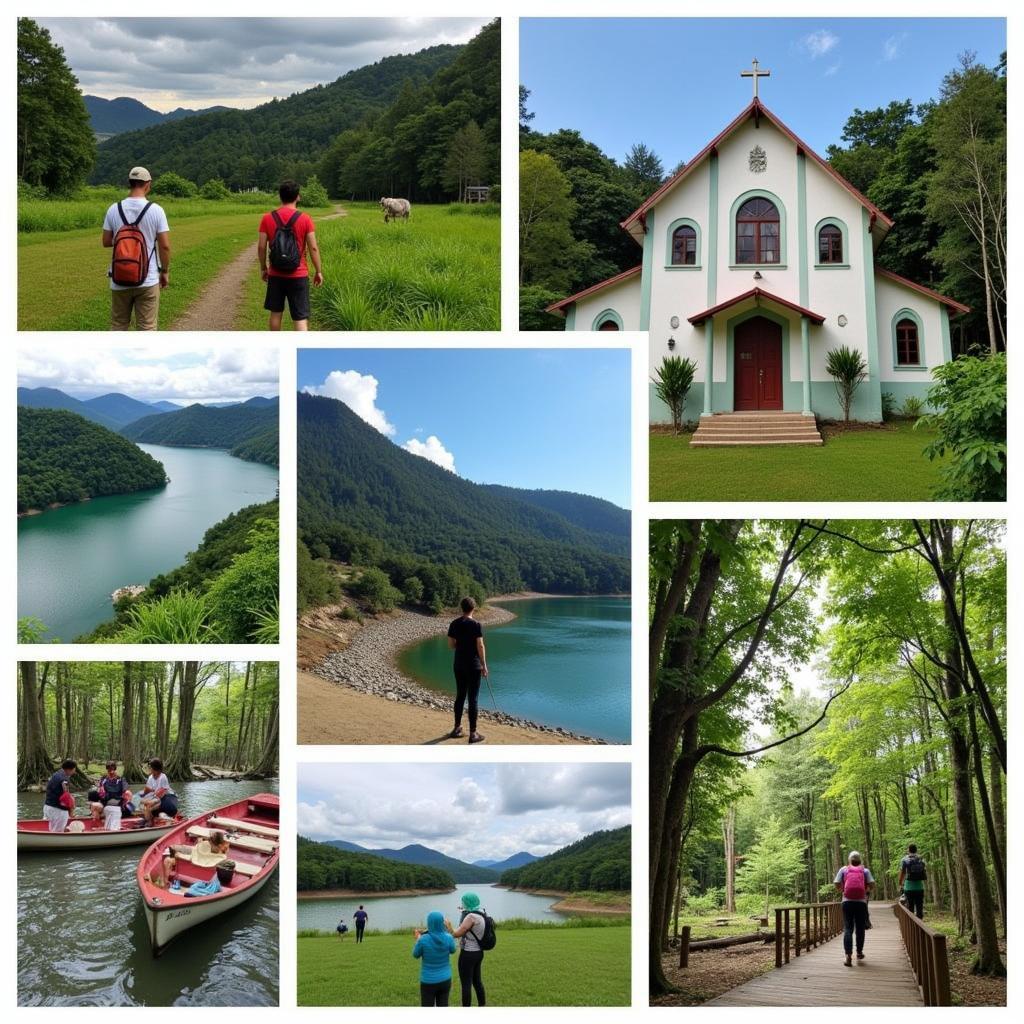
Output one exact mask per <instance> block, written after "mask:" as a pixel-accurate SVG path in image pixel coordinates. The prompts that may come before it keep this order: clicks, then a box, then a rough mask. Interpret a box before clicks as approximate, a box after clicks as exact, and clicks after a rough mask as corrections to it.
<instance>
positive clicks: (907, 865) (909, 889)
mask: <svg viewBox="0 0 1024 1024" xmlns="http://www.w3.org/2000/svg"><path fill="white" fill-rule="evenodd" d="M927 877H928V872H927V871H926V870H925V864H924V859H923V858H922V857H919V856H918V855H917V847H916V846H915V845H914V844H913V843H911V844H910V845H909V846H908V847H907V855H906V857H904V858H903V860H901V861H900V888H901V889H902V890H903V895H904V896H906V898H907V909H908V910H909V911H910V912H911V913H912V914H916V915H917V916H918V918H919V919H920V920H922V921H923V920H924V883H925V879H926V878H927Z"/></svg>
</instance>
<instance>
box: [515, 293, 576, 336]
mask: <svg viewBox="0 0 1024 1024" xmlns="http://www.w3.org/2000/svg"><path fill="white" fill-rule="evenodd" d="M562 297H563V296H562V294H561V292H556V291H552V290H551V289H550V288H547V287H545V286H544V285H536V284H528V285H524V286H523V287H522V288H520V289H519V330H521V331H564V330H565V319H564V317H560V316H557V315H556V314H554V313H548V312H547V308H548V306H550V305H551V303H552V302H557V301H558V300H559V299H561V298H562Z"/></svg>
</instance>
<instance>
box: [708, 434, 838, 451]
mask: <svg viewBox="0 0 1024 1024" xmlns="http://www.w3.org/2000/svg"><path fill="white" fill-rule="evenodd" d="M823 443H824V442H823V441H822V440H821V438H820V437H817V438H811V437H807V438H799V439H782V438H771V439H770V440H766V439H760V440H759V439H755V438H750V437H746V438H743V439H742V440H738V441H735V440H734V441H723V440H719V439H717V438H716V439H715V440H709V439H703V440H698V439H697V435H696V434H694V435H693V438H692V439H691V440H690V447H691V448H752V447H753V448H768V447H771V446H772V445H779V446H783V445H814V446H817V445H821V444H823Z"/></svg>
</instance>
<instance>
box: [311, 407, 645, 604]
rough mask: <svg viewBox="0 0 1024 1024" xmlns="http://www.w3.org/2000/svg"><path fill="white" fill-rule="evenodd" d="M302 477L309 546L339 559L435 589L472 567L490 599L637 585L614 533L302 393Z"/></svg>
mask: <svg viewBox="0 0 1024 1024" xmlns="http://www.w3.org/2000/svg"><path fill="white" fill-rule="evenodd" d="M298 477H299V479H298V502H299V526H300V529H301V531H302V534H303V539H304V540H305V542H306V544H307V546H308V547H309V548H310V550H314V549H317V550H321V551H322V550H324V549H326V550H329V551H330V554H331V555H332V557H334V558H336V559H339V560H342V561H355V562H357V563H359V564H362V565H367V564H375V565H380V566H382V567H383V568H385V570H386V571H388V572H389V573H391V574H392V576H393V578H394V577H396V576H401V574H402V573H407V574H408V573H414V574H416V575H417V577H418V579H420V580H422V581H423V582H424V583H426V580H425V579H424V577H425V575H427V574H428V573H429V574H430V575H432V576H438V575H441V573H439V570H440V569H443V570H444V572H448V573H449V574H450V575H453V576H455V577H457V576H459V575H460V574H461V575H463V576H464V575H465V574H466V573H467V572H468V573H469V575H470V577H471V578H472V580H473V581H474V582H475V584H476V587H477V589H478V590H479V589H482V590H483V592H484V593H487V594H498V593H504V592H508V591H514V590H522V589H525V588H529V589H533V590H537V591H541V592H544V593H578V594H588V593H613V592H617V593H621V592H625V591H628V590H629V578H630V577H629V559H628V557H626V556H625V555H619V554H609V553H608V552H607V551H606V550H604V546H605V545H606V543H607V537H606V536H605V535H603V534H595V533H593V532H592V531H590V530H587V529H585V528H583V527H581V526H577V525H576V524H575V523H573V522H570V521H569V519H567V518H566V517H565V516H564V515H559V514H558V513H556V512H552V511H550V510H548V509H545V508H539V507H538V506H537V505H534V504H529V503H527V502H525V501H520V500H517V499H514V498H511V497H508V496H506V495H504V494H500V493H496V492H495V491H494V490H492V489H490V488H488V487H484V486H481V485H480V484H475V483H471V482H470V481H468V480H463V479H462V478H460V477H458V476H456V475H455V474H454V473H450V472H448V471H447V470H445V469H442V468H441V467H440V466H437V465H435V464H433V463H432V462H429V461H427V460H426V459H424V458H421V457H420V456H417V455H413V454H411V453H409V452H407V451H405V450H403V449H402V448H399V447H398V446H397V445H395V444H393V443H392V442H391V441H389V440H388V439H387V438H385V437H384V436H382V435H381V434H379V433H378V432H377V431H376V430H374V429H373V427H371V426H369V425H368V424H366V423H364V422H363V420H361V419H360V418H359V417H358V416H357V415H356V414H355V413H354V412H352V411H351V410H350V409H349V408H348V407H347V406H345V405H344V404H343V403H342V402H338V401H335V400H334V399H330V398H319V397H314V396H311V395H306V394H300V395H299V396H298ZM395 556H416V558H411V557H406V558H404V559H402V558H397V557H395ZM417 558H418V559H419V560H420V562H421V563H426V564H419V565H417V564H416V559H417ZM454 583H455V586H458V585H459V582H458V581H457V580H455V581H454ZM438 586H441V584H440V583H439V584H438ZM424 596H425V600H426V601H427V602H428V603H429V601H430V596H429V595H424ZM440 597H441V601H442V603H443V604H449V603H451V602H452V601H454V600H457V597H452V596H451V595H449V594H447V593H441V595H440Z"/></svg>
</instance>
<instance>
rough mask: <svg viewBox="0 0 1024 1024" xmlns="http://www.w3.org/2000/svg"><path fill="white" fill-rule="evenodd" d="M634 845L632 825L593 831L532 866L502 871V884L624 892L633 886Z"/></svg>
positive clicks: (571, 890) (521, 887) (582, 890)
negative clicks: (632, 862) (631, 867)
mask: <svg viewBox="0 0 1024 1024" xmlns="http://www.w3.org/2000/svg"><path fill="white" fill-rule="evenodd" d="M631 842H632V829H631V828H630V826H629V825H627V826H625V828H618V829H615V830H614V831H603V832H594V833H592V834H591V835H589V836H585V837H584V838H583V839H580V840H578V841H577V842H575V843H573V844H572V845H571V846H565V847H563V848H562V849H561V850H556V851H555V852H554V853H552V854H549V855H548V856H547V857H541V858H540V860H536V861H534V862H533V863H532V864H526V865H524V866H523V867H518V868H512V869H511V870H509V871H503V872H502V875H501V884H502V885H507V886H508V887H509V888H512V889H553V890H555V891H556V892H587V891H589V892H604V891H613V892H625V891H627V890H629V888H630V886H631V882H630V874H631V873H630V863H631V861H630V854H631Z"/></svg>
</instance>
